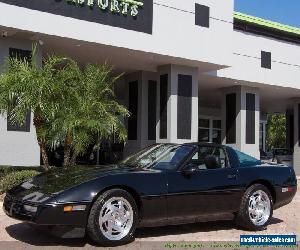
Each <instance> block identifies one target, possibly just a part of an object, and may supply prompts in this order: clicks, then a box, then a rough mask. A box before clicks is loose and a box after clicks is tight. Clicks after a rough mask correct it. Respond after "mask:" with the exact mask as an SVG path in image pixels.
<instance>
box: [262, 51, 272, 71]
mask: <svg viewBox="0 0 300 250" xmlns="http://www.w3.org/2000/svg"><path fill="white" fill-rule="evenodd" d="M261 67H262V68H265V69H271V68H272V55H271V52H266V51H262V52H261Z"/></svg>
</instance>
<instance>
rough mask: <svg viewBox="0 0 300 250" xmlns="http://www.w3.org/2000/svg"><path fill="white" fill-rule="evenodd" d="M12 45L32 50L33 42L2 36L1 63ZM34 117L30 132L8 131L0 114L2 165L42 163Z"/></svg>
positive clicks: (0, 158) (0, 153) (0, 47)
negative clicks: (3, 37)
mask: <svg viewBox="0 0 300 250" xmlns="http://www.w3.org/2000/svg"><path fill="white" fill-rule="evenodd" d="M10 47H11V48H17V49H24V50H31V42H30V41H22V40H11V39H8V38H5V39H2V38H0V63H1V64H2V62H4V61H5V59H6V58H7V57H8V54H9V48H10ZM2 66H3V65H2ZM32 117H33V116H32V115H31V124H30V132H11V131H7V120H6V116H0V165H9V166H38V165H40V149H39V146H38V144H37V140H36V133H35V128H34V126H33V122H32Z"/></svg>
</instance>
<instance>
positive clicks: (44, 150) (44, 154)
mask: <svg viewBox="0 0 300 250" xmlns="http://www.w3.org/2000/svg"><path fill="white" fill-rule="evenodd" d="M39 146H40V149H41V154H42V159H43V164H44V165H43V168H44V169H45V170H46V171H48V170H49V168H50V166H49V160H48V154H47V147H46V145H45V143H44V142H39Z"/></svg>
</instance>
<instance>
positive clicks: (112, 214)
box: [87, 189, 138, 247]
mask: <svg viewBox="0 0 300 250" xmlns="http://www.w3.org/2000/svg"><path fill="white" fill-rule="evenodd" d="M137 221H138V208H137V205H136V203H135V200H134V199H133V198H132V196H131V195H130V194H129V193H128V192H126V191H125V190H122V189H112V190H108V191H106V192H104V193H103V194H102V195H100V196H99V197H98V199H97V200H96V201H95V202H94V204H93V206H92V208H91V211H90V214H89V218H88V225H87V232H88V235H89V236H90V238H91V239H92V240H94V241H95V242H96V243H98V244H100V245H102V246H108V247H109V246H117V245H123V244H127V243H129V242H131V241H133V240H134V236H133V234H134V231H135V229H136V226H137Z"/></svg>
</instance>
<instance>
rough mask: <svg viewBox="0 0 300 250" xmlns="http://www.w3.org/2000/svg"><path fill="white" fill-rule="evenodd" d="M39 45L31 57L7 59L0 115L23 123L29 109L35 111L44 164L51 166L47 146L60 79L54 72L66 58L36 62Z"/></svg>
mask: <svg viewBox="0 0 300 250" xmlns="http://www.w3.org/2000/svg"><path fill="white" fill-rule="evenodd" d="M36 48H37V47H36V45H33V49H32V58H31V60H28V59H23V60H21V59H20V58H17V57H16V58H12V57H10V58H8V59H7V61H6V63H5V65H4V73H2V74H1V75H0V114H1V115H6V114H7V111H8V110H9V114H8V115H9V118H10V121H11V122H13V123H15V124H16V123H17V124H20V125H22V124H23V123H24V117H25V115H26V113H27V112H28V110H30V111H31V112H32V113H33V123H34V126H35V128H36V134H37V141H38V144H39V146H40V149H41V154H42V159H43V164H44V165H43V166H44V168H45V169H46V170H48V169H49V160H48V156H47V146H49V140H51V138H49V133H48V130H49V127H50V124H49V119H51V116H52V114H53V110H54V109H55V102H54V100H55V99H56V96H57V92H55V91H54V89H55V87H56V85H57V81H56V79H55V77H54V76H55V71H56V68H57V66H58V65H60V64H62V63H63V62H64V58H62V57H58V56H50V57H49V58H47V60H45V61H44V64H43V67H39V66H38V63H37V50H36Z"/></svg>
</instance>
